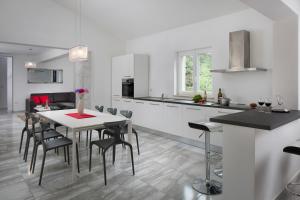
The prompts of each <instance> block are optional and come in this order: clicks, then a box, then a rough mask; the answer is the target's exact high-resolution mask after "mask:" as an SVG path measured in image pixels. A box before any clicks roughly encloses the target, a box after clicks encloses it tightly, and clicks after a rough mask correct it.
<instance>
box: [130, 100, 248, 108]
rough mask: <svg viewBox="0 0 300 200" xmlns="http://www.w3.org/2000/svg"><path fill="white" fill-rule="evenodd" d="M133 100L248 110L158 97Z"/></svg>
mask: <svg viewBox="0 0 300 200" xmlns="http://www.w3.org/2000/svg"><path fill="white" fill-rule="evenodd" d="M134 99H135V100H143V101H155V102H163V103H174V104H183V105H192V106H204V107H212V108H224V109H232V110H249V109H250V107H249V106H246V105H244V104H230V105H229V106H222V105H220V104H216V103H211V104H209V103H208V104H199V103H194V102H193V101H192V100H185V99H176V98H164V99H163V100H162V99H161V98H159V97H137V98H134Z"/></svg>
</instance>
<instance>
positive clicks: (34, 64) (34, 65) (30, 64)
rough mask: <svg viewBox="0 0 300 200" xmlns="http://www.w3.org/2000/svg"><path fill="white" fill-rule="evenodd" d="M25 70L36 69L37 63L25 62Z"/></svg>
mask: <svg viewBox="0 0 300 200" xmlns="http://www.w3.org/2000/svg"><path fill="white" fill-rule="evenodd" d="M25 68H36V63H35V62H32V61H27V62H25Z"/></svg>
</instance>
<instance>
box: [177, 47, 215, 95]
mask: <svg viewBox="0 0 300 200" xmlns="http://www.w3.org/2000/svg"><path fill="white" fill-rule="evenodd" d="M201 54H210V55H211V56H212V58H213V53H212V48H211V47H205V48H198V49H193V50H187V51H180V52H177V54H176V56H177V59H176V60H177V66H176V73H177V80H176V87H177V90H176V96H182V97H191V96H194V95H195V94H199V90H200V83H199V82H200V79H201V78H198V77H200V72H201V66H200V65H201V63H198V62H197V57H198V56H199V55H201ZM184 56H192V57H193V91H191V92H189V91H184V90H183V88H182V86H183V68H182V58H183V57H184ZM212 62H213V59H212ZM200 93H201V92H200ZM207 96H208V97H212V96H213V90H212V91H210V92H208V91H207Z"/></svg>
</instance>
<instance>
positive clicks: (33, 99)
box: [31, 96, 41, 105]
mask: <svg viewBox="0 0 300 200" xmlns="http://www.w3.org/2000/svg"><path fill="white" fill-rule="evenodd" d="M31 100H32V101H33V102H34V103H35V104H37V105H39V104H41V100H40V98H39V96H32V97H31Z"/></svg>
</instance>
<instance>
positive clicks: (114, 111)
mask: <svg viewBox="0 0 300 200" xmlns="http://www.w3.org/2000/svg"><path fill="white" fill-rule="evenodd" d="M107 112H109V113H110V114H112V115H116V114H117V112H118V110H117V108H107Z"/></svg>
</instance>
